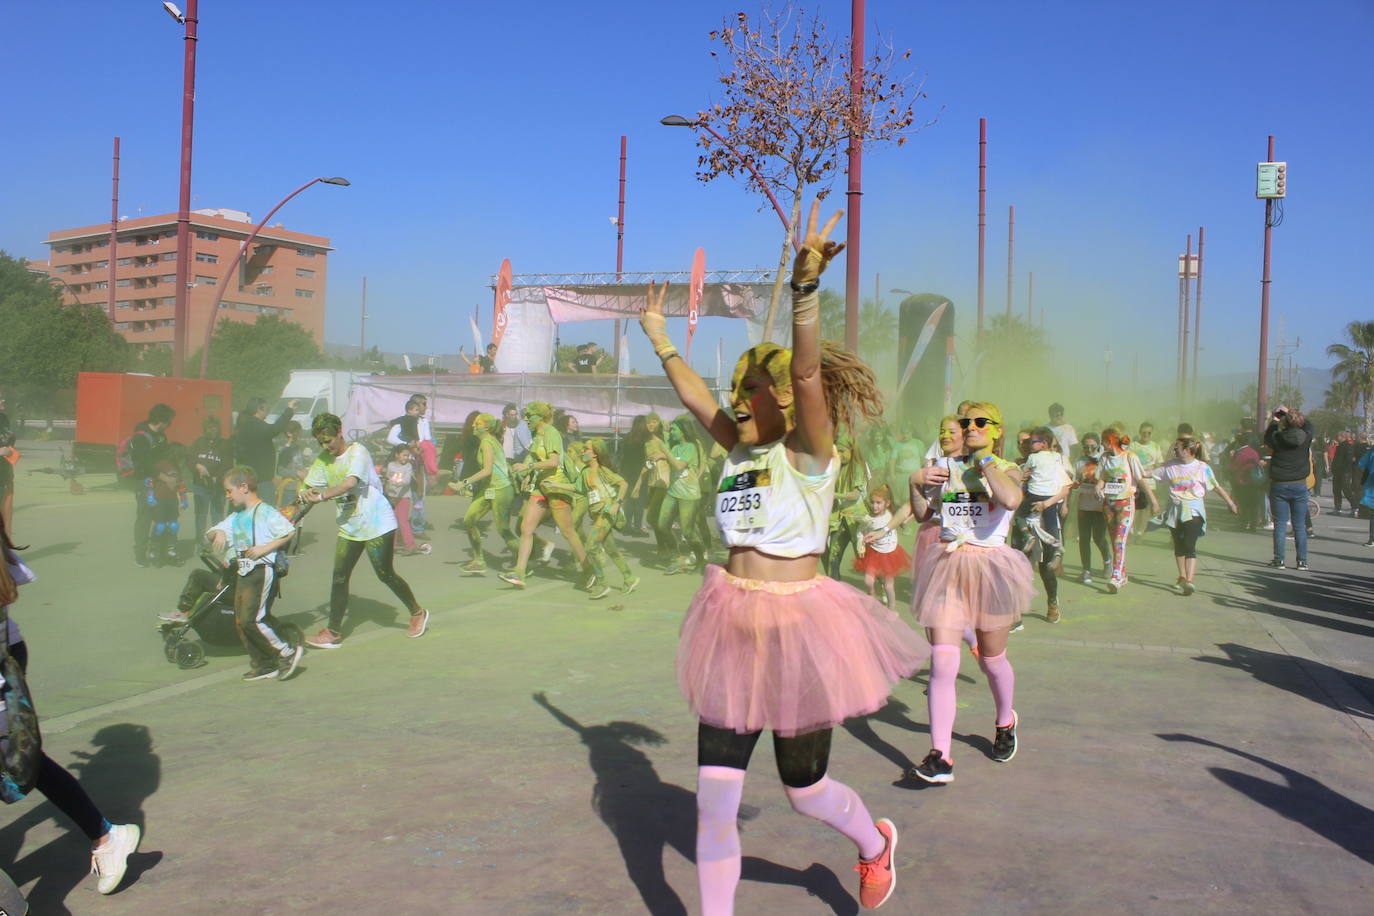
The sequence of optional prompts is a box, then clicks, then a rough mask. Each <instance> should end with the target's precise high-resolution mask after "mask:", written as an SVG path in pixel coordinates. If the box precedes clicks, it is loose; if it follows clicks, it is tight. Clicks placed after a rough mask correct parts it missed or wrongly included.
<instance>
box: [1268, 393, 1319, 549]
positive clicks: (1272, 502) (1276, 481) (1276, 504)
mask: <svg viewBox="0 0 1374 916" xmlns="http://www.w3.org/2000/svg"><path fill="white" fill-rule="evenodd" d="M1264 444H1265V445H1267V446H1268V447H1269V449H1270V453H1271V455H1272V457H1271V458H1270V459H1269V512H1270V514H1271V515H1273V516H1274V559H1272V560H1270V561H1269V565H1270V566H1271V567H1273V568H1274V569H1283V568H1284V548H1285V547H1286V546H1287V536H1286V532H1285V531H1284V529H1285V528H1287V527H1288V525H1289V523H1290V522H1291V523H1292V525H1293V541H1294V547H1295V549H1296V550H1297V554H1298V567H1297V568H1298V569H1308V568H1309V567H1308V565H1307V500H1308V495H1307V476H1308V474H1310V473H1311V472H1312V452H1311V448H1312V424H1311V423H1310V422H1309V421H1308V419H1307V418H1306V417H1304V416H1303V415H1302V413H1301V412H1300V411H1299V410H1297V409H1296V408H1290V407H1283V406H1280V407H1276V408H1275V409H1274V413H1273V414H1272V415H1271V417H1270V420H1269V425H1268V426H1267V427H1265V430H1264Z"/></svg>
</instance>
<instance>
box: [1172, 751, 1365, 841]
mask: <svg viewBox="0 0 1374 916" xmlns="http://www.w3.org/2000/svg"><path fill="white" fill-rule="evenodd" d="M1157 737H1159V738H1162V739H1164V740H1165V741H1177V742H1190V743H1193V744H1201V745H1203V746H1204V747H1212V748H1216V749H1217V750H1221V751H1225V752H1226V753H1228V754H1234V755H1235V756H1237V757H1240V758H1241V759H1242V760H1248V761H1250V762H1251V763H1254V764H1257V765H1259V766H1262V767H1265V768H1267V769H1269V770H1272V771H1274V772H1275V773H1277V774H1278V775H1279V776H1281V777H1283V779H1284V782H1282V783H1278V782H1270V781H1268V780H1265V779H1260V778H1259V777H1258V776H1252V775H1250V774H1249V773H1241V772H1239V771H1237V770H1228V769H1225V768H1223V767H1208V768H1207V772H1209V773H1211V774H1212V775H1213V776H1215V777H1216V778H1217V779H1218V780H1220V781H1221V782H1222V783H1224V784H1225V785H1227V786H1229V787H1231V788H1232V789H1235V790H1236V791H1237V792H1239V793H1241V794H1242V795H1244V796H1246V797H1247V798H1249V799H1250V800H1251V801H1254V802H1257V803H1258V804H1261V805H1264V806H1265V807H1266V808H1269V809H1270V810H1272V811H1274V812H1275V813H1277V814H1280V815H1282V816H1283V817H1286V818H1288V819H1289V820H1290V821H1294V822H1295V823H1298V824H1301V825H1302V826H1304V827H1306V828H1307V829H1308V830H1311V831H1312V832H1313V833H1315V834H1317V835H1318V836H1321V837H1324V838H1325V839H1327V840H1329V841H1330V842H1332V843H1335V844H1336V845H1337V846H1340V847H1341V848H1342V849H1344V850H1345V851H1346V852H1349V853H1350V854H1351V855H1354V856H1358V857H1359V858H1361V859H1363V860H1364V861H1366V862H1369V863H1370V864H1374V810H1371V809H1370V808H1366V807H1365V806H1364V805H1361V804H1360V803H1359V802H1356V801H1354V800H1352V799H1349V798H1346V797H1345V796H1344V795H1341V794H1340V793H1339V792H1336V791H1334V790H1332V789H1329V788H1327V787H1326V785H1325V784H1324V783H1321V782H1318V781H1317V780H1315V779H1313V778H1312V777H1310V776H1307V775H1305V774H1303V773H1299V772H1298V771H1297V770H1294V769H1290V768H1289V767H1286V766H1284V765H1283V764H1281V763H1275V762H1273V761H1272V760H1266V759H1265V758H1263V757H1259V756H1256V755H1254V754H1249V753H1246V752H1245V751H1242V750H1240V749H1238V748H1234V747H1228V746H1227V745H1225V744H1219V743H1217V742H1215V741H1209V740H1207V739H1206V738H1198V737H1195V736H1193V735H1179V734H1161V735H1157Z"/></svg>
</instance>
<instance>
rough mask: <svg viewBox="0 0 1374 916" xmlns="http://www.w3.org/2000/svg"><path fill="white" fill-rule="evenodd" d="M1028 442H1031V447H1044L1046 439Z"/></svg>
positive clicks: (1029, 440) (1028, 440)
mask: <svg viewBox="0 0 1374 916" xmlns="http://www.w3.org/2000/svg"><path fill="white" fill-rule="evenodd" d="M1026 441H1027V442H1029V443H1030V444H1031V445H1044V444H1045V440H1044V439H1027V440H1026Z"/></svg>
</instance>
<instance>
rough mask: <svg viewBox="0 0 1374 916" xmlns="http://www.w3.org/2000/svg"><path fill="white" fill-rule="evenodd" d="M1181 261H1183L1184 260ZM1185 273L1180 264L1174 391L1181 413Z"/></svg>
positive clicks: (1175, 329) (1175, 332)
mask: <svg viewBox="0 0 1374 916" xmlns="http://www.w3.org/2000/svg"><path fill="white" fill-rule="evenodd" d="M1179 260H1180V261H1181V262H1182V261H1183V259H1182V258H1180V259H1179ZM1184 263H1186V262H1184ZM1185 272H1186V267H1184V266H1183V264H1180V266H1179V268H1178V317H1177V318H1176V319H1175V320H1174V391H1175V394H1177V395H1178V400H1179V409H1180V411H1181V410H1182V407H1183V393H1182V392H1183V277H1184V276H1185Z"/></svg>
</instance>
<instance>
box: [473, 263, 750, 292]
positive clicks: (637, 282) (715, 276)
mask: <svg viewBox="0 0 1374 916" xmlns="http://www.w3.org/2000/svg"><path fill="white" fill-rule="evenodd" d="M775 274H776V271H774V270H771V269H768V268H762V267H753V268H745V269H741V270H708V271H707V272H706V282H707V283H750V284H754V283H772V282H773V277H774V276H775ZM691 277H692V272H691V271H690V270H663V271H639V272H632V271H622V272H621V273H620V274H619V275H618V276H617V274H616V272H615V271H613V270H607V271H600V272H598V273H590V274H572V273H555V274H513V275H512V276H511V287H512V288H516V289H518V288H520V287H530V286H645V285H647V284H648V283H649V282H650V281H652V282H655V283H688V282H690V281H691ZM487 285H488V286H489V287H490V288H491V289H496V275H495V274H493V275H492V276H491V277H489V278H488V282H487Z"/></svg>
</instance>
